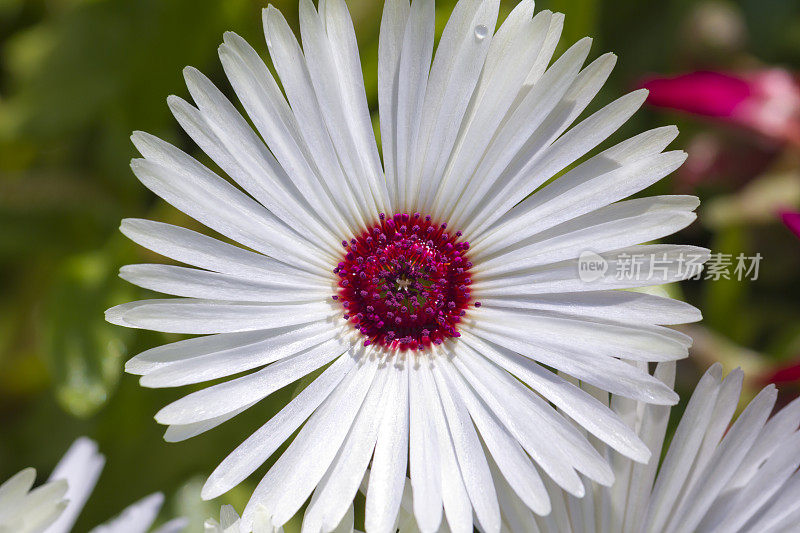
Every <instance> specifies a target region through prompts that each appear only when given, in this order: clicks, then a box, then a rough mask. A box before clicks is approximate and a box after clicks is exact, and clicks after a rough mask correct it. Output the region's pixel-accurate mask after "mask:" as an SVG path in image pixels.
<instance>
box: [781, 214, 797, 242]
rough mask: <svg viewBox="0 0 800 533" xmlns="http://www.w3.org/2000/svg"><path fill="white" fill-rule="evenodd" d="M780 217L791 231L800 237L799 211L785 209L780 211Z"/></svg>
mask: <svg viewBox="0 0 800 533" xmlns="http://www.w3.org/2000/svg"><path fill="white" fill-rule="evenodd" d="M781 219H783V223H784V224H786V227H787V228H789V229H790V230H792V233H794V234H795V235H797V236H798V237H800V213H794V212H791V211H785V212H783V213H781Z"/></svg>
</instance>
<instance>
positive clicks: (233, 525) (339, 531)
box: [204, 505, 360, 533]
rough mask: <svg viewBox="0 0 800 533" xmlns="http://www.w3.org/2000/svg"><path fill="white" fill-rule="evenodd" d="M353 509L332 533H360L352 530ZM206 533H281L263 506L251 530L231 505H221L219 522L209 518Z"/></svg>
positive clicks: (258, 511) (256, 513)
mask: <svg viewBox="0 0 800 533" xmlns="http://www.w3.org/2000/svg"><path fill="white" fill-rule="evenodd" d="M354 519H355V516H354V513H353V507H352V506H351V507H350V510H349V511H348V512H347V513H346V514H345V516H344V518H343V519H342V522H341V523H340V524H339V525H338V526H337V527H336V529H334V530H333V532H334V533H360V532H359V531H358V530H356V529H354V528H353V523H354ZM204 526H205V532H206V533H249V532H250V531H252V532H253V533H283V528H282V527H275V526H274V525H273V524H272V519H271V518H270V516H269V514H267V512H266V509H265V508H264V507H263V506H259V507H258V508H257V509H256V511H255V513H254V515H253V526H252V529H250V528H249V527H247V526H245V524H244V523H243V522H242V519H241V518H240V517H239V514H238V513H237V512H236V509H234V508H233V506H231V505H223V506H222V508H221V509H220V510H219V521H216V520H214V519H213V518H209V519H208V520H206V522H205V524H204Z"/></svg>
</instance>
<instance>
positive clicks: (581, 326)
mask: <svg viewBox="0 0 800 533" xmlns="http://www.w3.org/2000/svg"><path fill="white" fill-rule="evenodd" d="M472 316H474V320H475V321H476V322H477V323H479V324H480V326H481V327H484V328H488V327H490V325H491V324H497V325H501V326H504V327H518V328H522V329H524V330H525V331H526V334H528V335H530V336H535V335H537V334H539V335H541V336H542V337H543V341H542V343H543V344H544V345H545V346H547V347H552V348H553V349H561V350H574V351H576V352H581V353H584V354H586V355H591V354H596V355H598V356H608V357H619V358H621V359H631V360H642V361H669V360H673V359H682V358H684V357H686V356H687V355H688V347H689V346H690V345H691V338H690V337H688V336H687V335H684V334H683V333H680V332H677V331H675V330H672V329H669V328H664V327H661V326H648V325H638V324H637V325H634V324H625V325H623V324H616V323H614V322H609V321H605V320H603V319H591V318H588V317H578V318H572V317H569V316H560V315H558V314H554V313H550V312H547V311H529V310H518V311H505V310H498V309H488V308H485V307H481V308H480V309H476V310H474V311H473V312H472Z"/></svg>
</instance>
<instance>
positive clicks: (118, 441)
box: [0, 0, 800, 531]
mask: <svg viewBox="0 0 800 533" xmlns="http://www.w3.org/2000/svg"><path fill="white" fill-rule="evenodd" d="M453 3H454V2H453V1H450V0H448V1H443V0H439V1H438V2H437V13H438V16H437V23H438V28H439V30H441V28H442V26H443V25H444V22H445V21H446V18H447V16H448V14H449V12H450V10H451V9H452V4H453ZM515 3H516V2H514V1H503V3H502V11H503V13H502V15H501V16H504V15H505V14H506V13H508V11H509V10H510V9H511V8H512V7H513V6H514V5H515ZM275 4H276V6H277V7H278V8H280V9H281V10H282V11H283V12H284V14H285V15H286V17H287V18H288V19H289V20H290V22H292V23H293V24H295V23H296V20H297V6H296V2H295V0H278V1H276V2H275ZM348 4H349V6H350V9H351V12H352V15H353V18H354V20H355V24H356V30H357V32H358V38H359V43H360V45H361V54H362V62H363V64H364V70H365V77H366V87H367V93H368V97H369V101H370V105H371V106H372V107H373V110H374V108H375V106H376V101H377V90H376V84H377V75H376V68H377V37H378V23H379V20H380V13H381V3H380V2H378V1H376V0H348ZM262 7H265V4H264V3H262V2H257V1H254V0H218V1H210V0H0V295H1V296H0V480H4V479H6V478H8V477H9V476H10V475H12V474H13V473H15V472H16V471H18V470H20V469H21V468H22V467H25V466H34V467H37V468H38V469H39V474H40V478H42V479H44V478H45V477H46V476H47V475H48V473H49V472H50V470H51V469H52V467H53V466H54V465H55V463H56V462H57V460H58V459H59V457H60V456H61V454H62V453H63V452H64V451H65V450H66V449H67V447H68V446H69V444H70V443H71V442H72V440H73V439H74V438H75V437H77V436H80V435H88V436H90V437H92V438H94V439H96V440H97V441H98V442H99V444H100V449H101V451H102V452H103V453H104V454H105V455H106V456H107V458H108V463H107V466H106V469H105V471H104V473H103V475H102V477H101V480H100V483H99V485H98V488H97V490H96V491H95V496H94V498H93V499H92V500H91V501H90V503H89V504H88V505H87V507H86V509H85V511H84V513H83V514H82V516H81V519H80V521H79V523H78V526H77V528H76V530H77V531H83V530H86V529H88V528H89V527H91V526H93V525H96V524H98V523H100V522H101V521H104V520H106V519H108V518H110V517H111V516H113V515H114V514H116V513H118V512H119V511H120V510H122V508H123V507H125V506H126V505H127V504H129V503H131V502H132V501H133V500H135V499H138V498H140V497H143V496H145V495H146V494H148V493H150V492H153V491H157V490H163V491H164V492H165V493H166V494H167V495H168V504H167V506H166V510H165V512H164V516H167V515H174V514H184V515H188V516H190V517H192V519H193V520H200V519H201V518H202V517H205V516H211V515H212V514H216V513H217V512H218V510H219V503H220V502H213V503H212V504H202V503H200V502H199V500H198V495H199V487H200V486H201V485H202V481H203V479H204V476H206V475H208V474H209V473H210V471H211V470H212V469H213V468H214V467H215V466H216V464H218V462H219V461H220V460H221V459H222V458H223V457H224V456H225V455H226V454H227V453H228V452H229V451H230V450H232V449H233V448H234V447H235V446H236V445H238V444H239V443H240V442H241V440H242V439H244V438H245V437H246V436H247V435H248V434H249V433H250V432H251V431H253V430H254V429H255V428H257V427H259V426H260V425H261V424H262V423H263V422H264V421H265V420H267V419H268V418H269V417H270V416H271V415H272V414H273V413H274V412H276V411H277V410H278V409H279V407H280V405H281V404H282V403H283V402H284V401H285V400H286V398H288V397H289V396H290V395H291V394H292V393H293V387H288V388H287V389H286V390H284V391H281V392H280V393H278V394H275V395H274V396H273V397H270V398H269V399H268V400H266V401H264V402H262V403H261V404H259V405H258V406H256V407H255V408H252V409H250V410H249V411H247V412H246V413H245V414H243V415H240V416H237V417H236V418H235V419H234V420H233V421H231V422H228V423H226V424H224V425H223V426H221V427H220V428H217V429H215V430H213V431H211V432H209V433H208V434H206V435H203V436H200V437H197V438H194V439H192V440H190V441H188V442H185V443H181V444H165V443H164V442H163V441H162V439H161V433H162V428H161V427H159V426H158V425H157V424H156V423H155V422H154V421H153V419H152V416H153V414H154V413H155V412H156V411H157V410H158V409H159V408H160V407H161V406H163V405H164V404H166V403H168V402H169V401H171V400H174V399H176V398H177V397H179V396H180V395H182V394H184V393H185V392H186V390H185V389H184V390H180V391H176V390H161V391H154V390H149V389H142V388H140V387H139V386H138V384H137V382H136V379H135V378H134V377H131V376H128V375H124V374H123V373H122V368H123V363H124V361H125V360H126V359H127V358H128V357H130V356H131V355H134V354H136V353H138V352H140V351H142V350H144V349H147V348H149V347H152V346H155V345H158V344H161V343H164V342H166V341H169V340H174V337H170V336H166V335H160V334H154V333H148V332H139V331H128V330H124V329H122V328H117V327H114V326H110V325H108V324H106V323H105V322H104V321H103V311H104V310H105V309H106V308H108V307H110V306H112V305H114V304H117V303H122V302H125V301H129V300H132V299H135V298H139V297H146V296H147V295H146V294H144V293H145V291H142V290H138V289H136V288H133V287H130V286H128V285H127V284H125V283H124V282H122V281H121V280H119V279H118V278H117V271H118V268H119V267H120V266H121V265H123V264H126V263H135V262H159V261H162V259H161V258H158V257H156V256H153V255H152V254H149V253H148V252H146V251H145V250H143V249H141V248H138V247H136V246H135V245H133V244H132V243H130V242H127V241H126V240H125V239H124V238H123V237H122V236H121V235H120V234H119V233H118V231H117V228H118V225H119V221H120V219H122V218H124V217H144V218H152V219H157V220H163V221H169V222H172V223H176V224H181V225H187V226H192V225H193V223H192V222H191V221H189V220H188V219H187V217H185V216H184V215H182V214H180V213H178V212H176V211H175V210H174V209H171V208H168V207H166V206H165V204H164V203H163V202H161V201H158V200H156V199H155V198H154V197H153V195H152V194H150V193H149V192H148V191H146V190H145V189H144V188H143V187H142V186H141V185H140V184H139V183H138V182H137V181H136V180H135V178H134V177H133V175H132V173H131V172H130V170H129V168H128V162H129V160H130V159H131V158H132V157H134V156H135V154H134V150H133V148H132V146H131V144H130V142H129V140H128V136H129V134H130V132H131V131H133V130H137V129H140V130H146V131H148V132H151V133H154V134H156V135H159V136H161V137H163V138H165V139H167V140H169V141H171V142H174V143H176V144H177V145H178V146H181V147H182V148H184V149H186V150H187V151H190V152H191V153H195V154H196V152H197V150H196V148H195V147H194V146H192V145H191V143H190V142H189V141H188V139H187V138H186V136H185V135H183V134H181V132H180V131H179V129H178V127H177V125H176V124H175V122H174V121H173V119H172V117H171V115H170V114H169V111H168V109H167V106H166V103H165V98H166V96H167V95H169V94H178V95H181V96H184V97H188V95H187V91H186V89H185V87H184V85H183V83H182V78H181V69H182V67H184V66H185V65H194V66H196V67H198V68H200V69H201V70H202V71H203V72H205V73H207V74H208V75H209V76H211V77H212V79H214V80H215V81H217V82H219V83H218V84H219V85H220V87H222V88H224V90H225V91H226V92H228V93H230V88H229V86H228V85H227V83H226V82H225V81H224V76H223V74H222V68H221V66H220V64H219V61H218V58H217V54H216V50H217V46H218V44H219V43H220V42H221V38H222V33H223V32H224V31H225V30H233V31H236V32H237V33H239V34H241V35H243V36H244V37H245V38H247V39H248V40H249V41H250V42H251V43H253V44H254V45H255V46H256V48H257V49H258V50H260V51H262V52H264V51H265V50H266V46H265V44H264V37H263V33H262V30H261V26H260V20H261V17H260V9H261V8H262ZM537 8H538V9H552V10H555V11H561V12H564V13H565V14H566V23H565V31H564V34H563V37H562V45H561V50H563V49H564V48H565V47H566V45H567V44H571V43H573V42H574V41H576V40H577V39H578V38H580V37H582V36H584V35H592V36H594V37H595V44H594V47H593V53H592V57H596V56H598V55H599V54H601V53H602V52H605V51H614V52H616V53H617V54H618V55H619V56H620V61H619V63H618V66H617V69H616V71H615V72H614V74H613V75H612V78H611V81H610V82H609V83H608V84H607V86H606V87H605V88H604V89H603V91H602V93H601V94H600V96H599V97H598V99H597V102H596V103H595V104H593V106H594V108H595V109H596V108H597V107H598V106H599V105H600V104H605V103H608V102H609V101H610V100H611V99H613V98H615V97H616V96H618V95H621V94H622V93H623V92H625V91H627V90H629V89H631V88H633V87H635V86H636V84H637V82H638V81H639V80H641V79H642V77H643V76H645V75H648V74H651V73H676V72H684V71H691V70H696V69H700V68H713V69H741V68H757V67H760V66H782V67H784V68H787V69H789V70H792V71H797V70H800V2H797V1H796V0H738V1H735V2H720V1H713V2H698V1H692V0H667V1H663V2H642V1H641V0H605V1H603V2H600V1H599V0H552V1H547V0H542V1H540V2H539V4H538V6H537ZM676 122H677V123H678V124H679V125H680V127H681V130H682V136H681V137H680V138H679V140H678V141H677V143H676V145H677V146H678V147H681V148H686V147H687V146H689V148H690V149H691V146H690V145H691V144H692V143H695V142H696V141H697V140H698V139H699V140H700V141H703V140H704V139H706V140H707V139H712V140H714V141H715V142H724V143H729V144H730V145H732V146H743V147H745V148H747V147H752V146H753V145H756V146H763V142H762V140H760V139H754V138H751V137H748V136H747V135H742V134H741V133H739V132H729V131H726V130H724V128H722V127H721V126H719V125H711V124H707V123H703V122H701V121H696V120H694V119H692V118H689V117H683V116H677V115H674V116H673V115H669V114H665V113H663V112H660V111H655V110H652V109H648V110H645V111H643V112H641V113H640V114H639V115H637V117H636V118H635V119H634V120H632V121H631V122H630V123H629V124H627V125H626V126H625V127H624V128H623V130H622V131H621V132H619V134H618V135H617V136H616V138H622V137H624V136H628V135H630V134H632V133H635V132H638V131H641V130H643V129H645V128H649V127H654V126H658V125H664V124H668V123H676ZM720 139H722V141H720ZM701 145H702V144H701ZM763 151H766V152H767V154H768V155H769V157H766V158H765V160H764V161H763V164H762V162H761V160H760V159H759V160H758V161H757V163H759V164H754V165H753V168H752V169H751V168H750V167H748V166H747V165H736V170H737V172H730V173H725V172H722V173H718V174H717V175H712V174H711V173H709V174H708V175H702V174H701V175H700V176H694V177H692V178H691V179H681V178H680V177H679V176H678V177H672V178H670V179H668V180H666V181H665V182H663V183H661V184H659V185H657V186H656V187H655V188H654V190H653V191H649V192H657V193H667V192H681V193H691V194H698V195H700V196H701V198H702V199H703V201H704V205H703V207H702V208H701V217H700V221H699V222H698V223H696V224H695V225H694V226H692V227H691V228H689V229H687V230H685V231H683V232H682V233H681V234H679V235H677V236H674V237H673V238H671V241H673V242H691V243H693V244H698V245H703V246H708V247H711V248H712V249H713V250H714V251H717V252H728V253H734V254H738V253H745V254H747V255H752V254H755V253H756V252H760V253H761V254H762V255H763V256H764V259H763V262H762V265H761V276H760V278H759V280H758V281H744V282H738V281H721V282H703V281H690V282H687V283H685V284H683V285H682V287H681V288H680V289H678V288H671V291H672V293H673V294H674V295H675V296H678V297H682V298H685V299H687V300H688V301H690V302H691V303H693V304H694V305H696V306H698V307H700V308H701V309H702V310H703V312H704V314H705V316H706V320H705V321H704V322H703V324H702V325H700V326H695V327H694V328H693V329H692V330H691V332H692V334H693V335H695V336H696V338H697V346H696V349H695V351H694V353H693V357H692V359H691V360H689V361H685V362H682V363H681V366H680V373H679V382H678V387H679V390H680V391H681V392H682V394H683V395H686V394H687V391H690V390H691V388H692V386H693V385H694V383H695V382H696V380H697V378H698V376H699V375H700V373H701V372H702V371H704V370H705V368H706V367H707V366H708V365H709V364H710V363H711V362H712V361H714V360H720V361H722V362H723V363H724V365H725V367H726V371H730V370H731V369H733V368H734V367H736V366H738V365H741V366H743V367H744V368H745V370H746V371H747V372H748V373H749V374H748V382H747V384H746V387H747V394H749V395H752V392H753V391H754V390H756V389H757V388H758V387H760V386H762V381H763V379H764V378H765V377H766V376H769V375H770V374H771V373H772V372H773V371H774V370H775V369H776V368H779V367H780V366H781V365H785V364H789V365H790V364H792V362H794V361H796V360H797V358H798V357H800V307H799V306H798V301H800V283H799V282H798V280H799V279H800V277H799V276H798V272H800V240H798V239H797V238H796V237H795V236H793V235H792V234H791V233H790V232H789V231H788V230H787V229H786V228H785V227H783V226H782V225H781V224H780V222H779V221H778V219H777V218H776V217H775V210H776V209H777V208H779V207H794V208H795V210H797V208H798V207H800V163H798V161H800V155H798V150H797V148H796V147H795V148H790V147H787V146H783V145H772V144H771V145H769V146H766V147H765V148H764V150H763ZM759 153H760V152H759ZM796 394H797V388H796V384H794V383H787V384H785V386H784V396H785V397H784V398H783V400H784V401H786V400H788V399H789V398H791V397H793V396H794V395H796ZM261 472H263V469H262V470H261ZM258 479H259V477H257V476H253V478H251V480H250V481H249V482H248V483H245V484H243V485H242V486H241V487H239V488H238V489H236V490H234V491H232V492H231V493H230V494H228V495H226V496H225V497H224V498H222V499H221V501H222V502H226V503H233V504H234V505H235V506H236V508H237V510H239V511H241V510H242V508H243V505H244V502H245V501H246V498H247V495H248V494H249V493H250V491H251V490H252V488H253V486H254V483H255V482H256V481H257V480H258ZM197 527H199V524H198V523H197V522H195V524H194V525H193V527H192V528H191V529H190V531H195V530H197Z"/></svg>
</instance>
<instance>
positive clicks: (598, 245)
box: [470, 183, 700, 275]
mask: <svg viewBox="0 0 800 533" xmlns="http://www.w3.org/2000/svg"><path fill="white" fill-rule="evenodd" d="M611 187H612V184H610V183H608V184H606V189H605V190H608V189H610V188H611ZM576 200H577V199H576ZM699 204H700V202H699V201H698V200H697V199H696V198H694V197H691V196H690V197H680V196H665V197H658V196H656V197H651V198H639V199H636V200H628V201H625V202H619V203H616V204H612V205H610V206H607V207H604V208H601V209H598V210H597V211H594V212H591V213H588V214H586V215H583V216H579V217H577V218H574V219H572V220H570V221H568V222H564V223H562V224H559V225H557V226H555V227H553V228H551V229H549V230H546V231H542V232H540V233H537V234H534V235H533V236H532V237H530V238H527V239H526V238H523V236H522V235H520V236H519V237H520V239H519V240H518V241H517V242H515V243H514V244H512V245H511V246H509V247H508V248H506V249H505V250H502V251H499V249H498V248H494V251H495V252H496V253H491V254H488V253H487V254H486V255H484V254H478V253H475V251H474V250H473V251H472V252H471V254H470V258H471V260H472V261H473V262H475V263H477V264H478V265H480V270H478V271H477V272H480V273H481V274H484V273H485V274H486V275H497V274H501V273H503V272H511V271H514V270H520V269H524V268H531V267H533V266H538V265H544V264H548V263H555V262H557V261H563V260H565V259H572V258H575V257H578V256H579V255H580V254H581V253H583V252H585V251H587V250H591V251H593V252H595V253H603V252H608V251H611V250H617V249H619V248H626V247H628V246H633V245H636V244H642V243H644V242H648V241H654V240H656V239H660V238H662V237H665V236H667V235H671V234H673V233H675V232H677V231H679V230H681V229H683V228H685V227H686V226H688V225H689V224H691V223H692V222H694V220H695V219H696V218H697V216H696V215H695V214H694V213H693V212H692V211H693V210H694V209H695V208H696V207H697V206H698V205H699ZM548 207H549V206H548ZM534 231H535V230H534ZM487 252H488V250H487Z"/></svg>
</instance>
